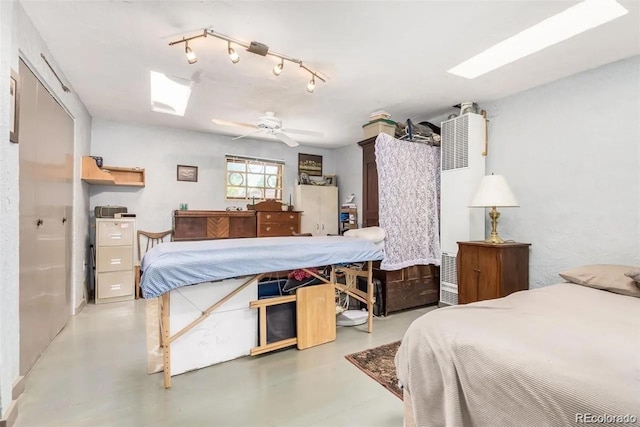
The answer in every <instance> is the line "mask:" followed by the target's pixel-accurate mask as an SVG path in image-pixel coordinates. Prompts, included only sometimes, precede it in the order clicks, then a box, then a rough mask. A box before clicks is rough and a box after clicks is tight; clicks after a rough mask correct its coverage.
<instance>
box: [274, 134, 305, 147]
mask: <svg viewBox="0 0 640 427" xmlns="http://www.w3.org/2000/svg"><path fill="white" fill-rule="evenodd" d="M274 136H275V137H276V138H278V139H279V140H280V141H282V142H284V143H285V144H287V145H288V146H289V147H297V146H298V145H300V143H299V142H298V141H296V140H295V139H293V138H291V137H290V136H289V135H287V134H286V133H282V132H278V133H275V134H274Z"/></svg>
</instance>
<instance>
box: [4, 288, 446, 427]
mask: <svg viewBox="0 0 640 427" xmlns="http://www.w3.org/2000/svg"><path fill="white" fill-rule="evenodd" d="M432 309H434V307H429V308H426V309H418V310H413V311H408V312H404V313H398V314H393V315H391V316H389V317H387V318H383V319H376V320H375V323H374V332H373V334H368V333H366V329H365V327H366V325H363V326H358V327H349V328H346V327H339V328H338V336H337V339H336V341H335V342H332V343H328V344H324V345H321V346H318V347H314V348H311V349H307V350H304V351H298V350H297V349H295V348H292V349H288V350H283V351H280V352H277V353H273V354H267V355H263V356H258V357H243V358H240V359H236V360H233V361H230V362H225V363H221V364H218V365H214V366H211V367H208V368H204V369H200V370H197V371H193V372H189V373H186V374H183V375H178V376H175V377H173V385H172V389H171V390H164V388H163V387H162V375H161V374H154V375H147V373H146V349H145V331H144V311H145V303H144V301H143V300H138V301H129V302H122V303H113V304H106V305H100V306H96V305H89V306H87V307H86V308H85V309H84V310H83V311H82V312H81V313H80V314H79V315H77V316H75V317H74V318H72V319H71V321H70V322H69V324H68V325H67V326H66V327H65V329H64V330H63V331H62V332H61V333H60V335H58V337H57V338H56V339H55V340H54V341H53V342H52V343H51V346H50V347H49V348H48V349H47V351H46V353H45V354H44V356H43V357H42V358H41V360H40V361H39V362H38V363H37V364H36V366H35V367H34V368H33V370H32V371H31V373H30V374H29V376H28V377H27V380H26V389H25V392H24V393H23V395H22V396H21V397H20V399H19V408H18V419H17V421H16V424H15V426H16V427H38V426H46V427H52V426H65V427H72V426H92V427H94V426H118V427H128V426H132V427H133V426H135V427H139V426H187V427H190V426H215V427H227V426H242V427H245V426H264V427H270V426H274V427H275V426H277V427H290V426H305V427H309V426H327V427H339V426H366V427H375V426H384V427H392V426H398V427H400V426H402V411H403V407H402V402H401V401H400V400H399V399H398V398H397V397H395V396H394V395H393V394H391V393H390V392H389V391H387V390H386V389H385V388H383V387H382V386H380V385H379V384H377V383H376V382H375V381H374V380H372V379H370V378H369V377H368V376H367V375H365V374H364V373H362V371H360V370H359V369H358V368H356V367H355V366H353V365H352V364H351V363H349V362H348V361H347V360H346V359H345V358H344V356H345V355H346V354H349V353H354V352H357V351H360V350H364V349H367V348H372V347H376V346H378V345H382V344H387V343H389V342H392V341H396V340H399V339H401V338H402V336H403V335H404V332H405V330H406V329H407V327H408V326H409V324H410V323H411V322H412V321H413V320H414V319H416V318H417V317H419V316H421V315H422V314H424V313H426V312H427V311H429V310H432Z"/></svg>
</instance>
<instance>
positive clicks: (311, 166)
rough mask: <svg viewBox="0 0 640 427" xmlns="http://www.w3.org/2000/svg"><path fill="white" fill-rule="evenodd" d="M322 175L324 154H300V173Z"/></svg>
mask: <svg viewBox="0 0 640 427" xmlns="http://www.w3.org/2000/svg"><path fill="white" fill-rule="evenodd" d="M302 173H306V174H307V175H309V176H322V156H317V155H315V154H304V153H299V154H298V175H300V174H302Z"/></svg>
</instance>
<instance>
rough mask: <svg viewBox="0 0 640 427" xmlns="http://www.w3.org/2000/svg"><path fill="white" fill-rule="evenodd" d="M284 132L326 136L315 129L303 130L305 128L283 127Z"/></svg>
mask: <svg viewBox="0 0 640 427" xmlns="http://www.w3.org/2000/svg"><path fill="white" fill-rule="evenodd" d="M282 132H287V133H297V134H298V135H309V136H324V133H322V132H316V131H313V130H303V129H282Z"/></svg>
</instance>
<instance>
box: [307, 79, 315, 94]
mask: <svg viewBox="0 0 640 427" xmlns="http://www.w3.org/2000/svg"><path fill="white" fill-rule="evenodd" d="M315 88H316V76H315V75H312V76H311V80H309V83H307V92H309V93H313V90H314V89H315Z"/></svg>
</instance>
